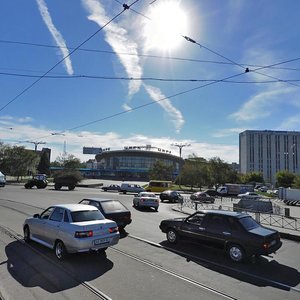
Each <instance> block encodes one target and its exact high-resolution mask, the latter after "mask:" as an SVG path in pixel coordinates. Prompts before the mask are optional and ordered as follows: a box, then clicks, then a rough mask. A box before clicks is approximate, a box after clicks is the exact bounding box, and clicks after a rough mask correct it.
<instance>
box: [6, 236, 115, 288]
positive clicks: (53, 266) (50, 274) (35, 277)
mask: <svg viewBox="0 0 300 300" xmlns="http://www.w3.org/2000/svg"><path fill="white" fill-rule="evenodd" d="M5 252H6V256H7V269H8V271H9V273H10V274H11V276H12V277H13V278H14V279H15V280H17V281H18V282H19V283H20V284H22V285H23V286H24V287H40V288H42V289H44V290H46V291H48V292H49V293H57V292H60V291H64V290H67V289H70V288H73V287H76V286H78V285H80V284H82V283H83V282H85V281H90V280H93V279H95V278H97V277H99V276H102V275H103V274H104V273H106V272H107V271H109V270H110V269H112V268H113V262H112V261H110V260H109V259H107V257H106V254H105V252H104V253H103V254H72V255H69V256H68V257H67V258H66V260H64V261H58V260H57V259H56V257H55V255H54V252H53V251H51V250H50V249H48V248H45V247H43V246H40V245H38V244H35V243H30V245H28V244H23V243H20V242H18V241H14V242H12V243H10V244H8V245H7V246H6V248H5Z"/></svg>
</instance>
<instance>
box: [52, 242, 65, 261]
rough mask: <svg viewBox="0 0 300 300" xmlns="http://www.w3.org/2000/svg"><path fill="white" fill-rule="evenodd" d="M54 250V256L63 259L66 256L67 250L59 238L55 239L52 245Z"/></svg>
mask: <svg viewBox="0 0 300 300" xmlns="http://www.w3.org/2000/svg"><path fill="white" fill-rule="evenodd" d="M54 252H55V256H56V258H58V259H59V260H63V259H64V258H65V257H66V255H67V250H66V247H65V245H64V243H63V242H62V241H60V240H58V241H56V243H55V246H54Z"/></svg>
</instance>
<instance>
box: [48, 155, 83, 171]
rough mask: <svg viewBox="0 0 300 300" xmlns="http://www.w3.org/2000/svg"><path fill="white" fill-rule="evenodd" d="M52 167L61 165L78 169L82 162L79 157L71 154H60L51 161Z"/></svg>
mask: <svg viewBox="0 0 300 300" xmlns="http://www.w3.org/2000/svg"><path fill="white" fill-rule="evenodd" d="M51 166H52V167H63V168H65V169H69V170H70V169H71V170H75V169H79V168H81V167H82V163H81V161H80V159H79V158H77V157H75V156H74V155H73V154H69V155H67V156H65V155H61V156H58V157H57V158H56V160H55V161H54V162H52V163H51Z"/></svg>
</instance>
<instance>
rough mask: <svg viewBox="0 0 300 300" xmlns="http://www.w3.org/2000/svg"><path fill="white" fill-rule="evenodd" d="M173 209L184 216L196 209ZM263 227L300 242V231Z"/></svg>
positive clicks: (176, 206)
mask: <svg viewBox="0 0 300 300" xmlns="http://www.w3.org/2000/svg"><path fill="white" fill-rule="evenodd" d="M172 209H173V210H175V211H178V212H181V213H183V214H186V215H191V214H193V213H194V212H195V209H192V208H190V207H186V206H183V207H182V209H181V206H180V205H179V204H176V205H173V207H172ZM299 213H300V208H299ZM262 225H263V226H265V227H269V228H272V229H274V230H277V231H279V232H280V236H281V238H283V239H287V240H292V241H296V242H300V230H292V229H286V228H281V227H277V226H271V225H265V224H262Z"/></svg>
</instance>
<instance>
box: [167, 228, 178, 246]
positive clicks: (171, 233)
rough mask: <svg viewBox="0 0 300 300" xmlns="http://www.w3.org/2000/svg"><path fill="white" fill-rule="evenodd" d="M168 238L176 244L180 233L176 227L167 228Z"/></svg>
mask: <svg viewBox="0 0 300 300" xmlns="http://www.w3.org/2000/svg"><path fill="white" fill-rule="evenodd" d="M167 240H168V242H169V243H171V244H176V243H177V241H178V233H177V232H176V231H175V230H174V229H172V228H169V229H168V230H167Z"/></svg>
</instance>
